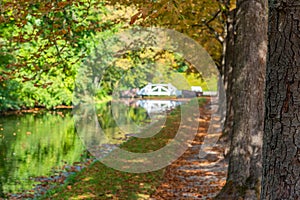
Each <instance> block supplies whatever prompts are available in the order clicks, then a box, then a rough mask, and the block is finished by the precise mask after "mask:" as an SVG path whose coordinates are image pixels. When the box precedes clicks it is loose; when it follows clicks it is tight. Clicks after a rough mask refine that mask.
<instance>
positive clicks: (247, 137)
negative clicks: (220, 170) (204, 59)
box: [216, 0, 267, 200]
mask: <svg viewBox="0 0 300 200" xmlns="http://www.w3.org/2000/svg"><path fill="white" fill-rule="evenodd" d="M232 14H233V15H231V16H229V17H231V19H232V20H233V21H234V23H232V24H229V25H230V26H229V27H228V30H229V32H228V34H227V37H228V38H227V42H228V43H227V45H228V47H229V48H227V49H226V52H225V64H226V65H225V67H228V68H229V67H230V69H231V70H232V72H230V75H229V76H227V78H228V80H227V81H228V84H230V88H229V89H228V90H229V92H228V90H227V95H229V98H230V102H231V106H232V112H233V113H232V114H233V115H232V126H231V127H229V128H230V129H231V130H230V134H229V135H228V136H227V137H228V142H229V144H230V149H229V152H228V158H229V167H228V177H227V181H226V184H225V186H224V187H223V189H222V191H221V192H220V194H219V195H218V196H217V197H216V199H222V200H223V199H239V198H241V199H258V198H259V195H260V183H261V150H262V134H263V114H264V103H263V102H264V93H263V91H264V83H265V60H266V58H265V57H266V52H267V2H266V0H258V1H243V0H237V2H236V11H235V13H232ZM225 73H228V72H225Z"/></svg>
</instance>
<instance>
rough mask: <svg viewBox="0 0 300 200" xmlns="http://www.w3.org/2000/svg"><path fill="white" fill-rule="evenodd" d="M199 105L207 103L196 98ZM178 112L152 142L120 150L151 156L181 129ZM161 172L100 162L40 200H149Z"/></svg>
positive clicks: (125, 145)
mask: <svg viewBox="0 0 300 200" xmlns="http://www.w3.org/2000/svg"><path fill="white" fill-rule="evenodd" d="M198 101H199V105H200V106H201V105H203V104H204V103H205V102H206V99H204V98H199V100H198ZM180 120H181V111H180V108H179V107H178V108H176V109H175V110H173V111H172V112H171V113H169V114H168V116H167V120H166V123H165V126H164V127H163V128H162V129H161V131H160V132H159V133H157V134H156V135H155V136H153V137H151V138H131V139H130V140H128V141H127V142H125V143H123V144H122V145H121V148H122V149H124V150H128V151H131V152H150V151H154V150H157V149H160V148H162V147H163V146H165V145H166V144H167V143H168V142H169V141H170V140H171V139H172V138H174V136H175V135H176V132H177V131H176V130H177V129H178V127H179V125H180ZM163 175H164V169H161V170H158V171H154V172H148V173H139V174H134V173H127V172H122V171H117V170H114V169H112V168H109V167H107V166H105V165H104V164H102V163H101V162H99V161H96V162H94V163H93V164H91V165H90V166H89V167H87V168H85V169H84V170H82V171H80V172H78V173H77V174H75V175H72V176H70V177H69V178H68V179H67V182H66V183H65V184H64V185H62V186H61V187H59V188H55V189H52V190H49V191H48V192H47V193H46V194H45V195H44V196H43V197H41V198H40V199H122V200H123V199H149V197H150V195H151V194H153V193H154V192H155V190H156V187H157V186H158V185H159V184H160V182H161V181H162V178H163Z"/></svg>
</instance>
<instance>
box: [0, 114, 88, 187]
mask: <svg viewBox="0 0 300 200" xmlns="http://www.w3.org/2000/svg"><path fill="white" fill-rule="evenodd" d="M0 127H1V128H0V130H1V131H0V149H1V151H0V177H1V185H0V186H1V188H0V191H2V193H17V192H21V191H22V190H30V189H32V186H33V184H34V181H33V180H32V179H31V178H33V177H38V176H47V175H50V173H51V170H52V168H54V167H59V166H62V165H63V164H64V162H67V163H73V162H75V161H80V158H81V154H83V153H84V150H85V148H84V146H83V144H82V142H81V141H80V140H79V138H78V137H77V135H76V134H74V132H75V130H74V125H73V119H72V117H71V115H70V112H53V113H44V114H34V113H31V114H24V115H21V116H20V115H17V116H5V117H1V118H0Z"/></svg>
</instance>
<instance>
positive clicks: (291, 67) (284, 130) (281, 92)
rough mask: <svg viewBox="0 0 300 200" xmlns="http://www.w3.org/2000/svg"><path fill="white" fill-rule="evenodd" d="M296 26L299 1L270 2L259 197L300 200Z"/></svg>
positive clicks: (299, 76)
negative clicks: (261, 174)
mask: <svg viewBox="0 0 300 200" xmlns="http://www.w3.org/2000/svg"><path fill="white" fill-rule="evenodd" d="M299 25H300V2H299V1H292V0H287V1H280V0H270V1H269V45H268V46H269V51H268V61H267V80H266V114H265V128H264V131H265V135H264V147H263V180H262V195H261V198H262V199H272V200H273V199H300V115H299V114H300V37H299V36H300V30H299Z"/></svg>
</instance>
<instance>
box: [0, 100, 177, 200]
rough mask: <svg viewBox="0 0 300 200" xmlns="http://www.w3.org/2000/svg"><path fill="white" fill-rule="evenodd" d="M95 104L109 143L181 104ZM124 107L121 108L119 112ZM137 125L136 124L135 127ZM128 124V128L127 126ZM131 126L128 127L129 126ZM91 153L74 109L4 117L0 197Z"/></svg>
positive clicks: (0, 130)
mask: <svg viewBox="0 0 300 200" xmlns="http://www.w3.org/2000/svg"><path fill="white" fill-rule="evenodd" d="M112 105H113V103H112V102H108V103H102V104H97V106H96V108H97V109H96V110H97V113H96V114H97V117H98V121H99V124H100V126H101V128H102V129H104V130H105V134H106V136H107V138H109V143H113V144H120V143H122V142H124V141H125V138H126V134H128V132H126V130H125V131H124V130H122V127H126V128H127V130H128V125H131V124H132V123H134V124H135V125H136V126H140V125H142V124H145V123H151V118H152V121H153V119H154V118H153V116H155V119H156V120H157V119H159V117H158V116H159V115H162V116H164V115H165V113H164V111H167V110H170V109H173V108H174V107H175V106H177V105H180V103H179V102H174V101H166V100H164V101H157V100H154V101H151V100H148V101H146V100H142V101H122V102H119V103H118V108H117V110H115V111H114V109H112ZM120 112H122V113H121V114H120ZM136 126H135V127H136ZM126 128H125V129H126ZM129 129H130V128H129ZM87 154H88V153H87V152H86V149H85V146H84V144H83V142H82V141H81V139H80V138H79V137H78V135H77V134H76V130H75V128H74V120H73V117H72V111H71V110H57V111H51V112H42V113H27V114H26V113H25V114H22V115H9V116H1V117H0V197H1V195H3V194H5V193H19V192H22V191H23V190H31V189H32V188H33V185H34V184H36V183H35V182H34V180H33V178H35V177H41V176H50V175H52V174H53V169H60V168H61V167H62V166H63V165H65V164H69V165H72V163H74V162H80V161H83V160H85V159H86V157H87V156H88V155H87Z"/></svg>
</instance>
